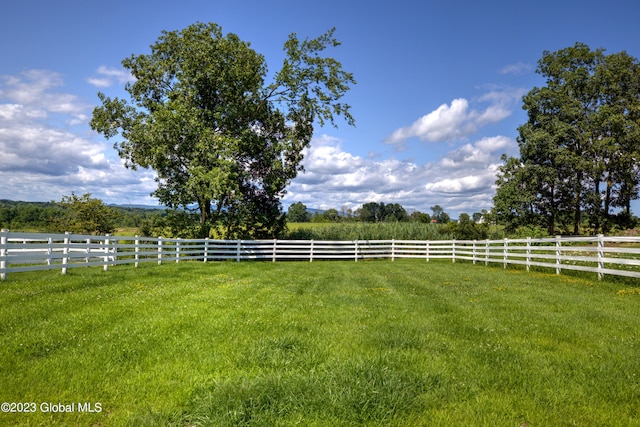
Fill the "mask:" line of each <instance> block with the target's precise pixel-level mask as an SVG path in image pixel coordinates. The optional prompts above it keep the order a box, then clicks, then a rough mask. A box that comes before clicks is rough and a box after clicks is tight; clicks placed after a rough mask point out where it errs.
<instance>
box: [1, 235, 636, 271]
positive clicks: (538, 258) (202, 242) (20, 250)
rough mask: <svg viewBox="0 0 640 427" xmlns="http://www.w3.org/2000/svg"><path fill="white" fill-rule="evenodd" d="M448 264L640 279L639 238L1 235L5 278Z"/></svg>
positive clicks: (2, 263) (2, 266)
mask: <svg viewBox="0 0 640 427" xmlns="http://www.w3.org/2000/svg"><path fill="white" fill-rule="evenodd" d="M373 258H386V259H390V260H392V261H393V260H395V259H401V258H421V259H424V260H426V261H429V260H431V259H449V260H451V261H452V262H456V261H463V260H464V261H471V262H473V263H474V264H476V263H484V264H486V265H488V264H490V263H494V264H495V263H498V264H502V265H504V267H505V268H506V267H507V266H508V265H521V266H524V267H525V268H526V269H527V270H529V269H530V268H531V267H541V268H550V269H554V270H555V272H556V273H557V274H560V273H561V272H562V271H563V270H577V271H586V272H592V273H595V274H596V275H597V277H598V278H599V279H601V278H602V277H603V276H604V275H605V274H608V275H614V276H627V277H635V278H640V237H608V236H604V235H598V236H593V237H561V236H557V237H553V238H538V239H532V238H527V239H501V240H473V241H471V240H350V241H340V240H335V241H317V240H277V239H274V240H213V239H179V238H178V239H167V238H162V237H158V238H152V237H139V236H133V237H128V236H109V235H106V236H90V235H76V234H70V233H65V234H41V233H15V232H10V231H7V230H2V232H1V233H0V278H1V279H2V280H4V279H6V277H7V274H9V273H17V272H24V271H34V270H52V269H60V270H61V271H62V274H66V272H67V269H69V268H74V267H83V266H102V267H103V268H104V269H105V270H107V269H108V268H109V266H113V265H117V264H135V265H136V266H138V265H139V263H143V262H156V263H158V264H162V263H167V262H180V261H186V260H200V261H203V262H207V261H219V260H234V261H245V260H268V261H273V262H275V261H283V260H298V261H310V262H313V261H315V260H353V261H356V262H357V261H360V260H365V259H373Z"/></svg>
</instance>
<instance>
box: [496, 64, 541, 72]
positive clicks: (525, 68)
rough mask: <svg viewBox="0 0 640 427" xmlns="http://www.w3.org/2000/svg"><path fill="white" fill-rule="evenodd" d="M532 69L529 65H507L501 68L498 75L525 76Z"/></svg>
mask: <svg viewBox="0 0 640 427" xmlns="http://www.w3.org/2000/svg"><path fill="white" fill-rule="evenodd" d="M532 68H533V67H532V66H531V65H530V64H525V63H524V62H517V63H515V64H509V65H505V66H504V67H502V69H501V70H500V74H525V73H528V72H529V71H531V69H532Z"/></svg>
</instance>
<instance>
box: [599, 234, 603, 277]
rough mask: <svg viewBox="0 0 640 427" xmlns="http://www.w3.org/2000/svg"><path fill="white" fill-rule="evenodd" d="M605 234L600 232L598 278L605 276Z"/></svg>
mask: <svg viewBox="0 0 640 427" xmlns="http://www.w3.org/2000/svg"><path fill="white" fill-rule="evenodd" d="M603 270H604V234H598V280H602V278H603V277H604V273H603V272H602V271H603Z"/></svg>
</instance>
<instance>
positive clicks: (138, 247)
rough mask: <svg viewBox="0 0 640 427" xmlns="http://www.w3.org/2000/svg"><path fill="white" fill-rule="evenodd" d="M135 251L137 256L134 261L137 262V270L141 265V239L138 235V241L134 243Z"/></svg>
mask: <svg viewBox="0 0 640 427" xmlns="http://www.w3.org/2000/svg"><path fill="white" fill-rule="evenodd" d="M133 250H134V252H135V255H134V259H135V260H136V262H135V266H136V268H138V265H139V264H140V263H139V259H140V256H139V254H138V253H139V252H140V237H139V236H138V235H137V234H136V240H135V242H134V249H133Z"/></svg>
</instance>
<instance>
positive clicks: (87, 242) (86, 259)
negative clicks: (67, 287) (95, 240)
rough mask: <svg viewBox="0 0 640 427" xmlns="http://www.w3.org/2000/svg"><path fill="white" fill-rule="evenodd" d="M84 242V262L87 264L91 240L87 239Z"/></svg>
mask: <svg viewBox="0 0 640 427" xmlns="http://www.w3.org/2000/svg"><path fill="white" fill-rule="evenodd" d="M85 242H86V244H87V249H85V252H86V253H87V256H86V257H85V258H84V262H86V263H87V264H89V256H90V255H91V239H87V240H86V241H85Z"/></svg>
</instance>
